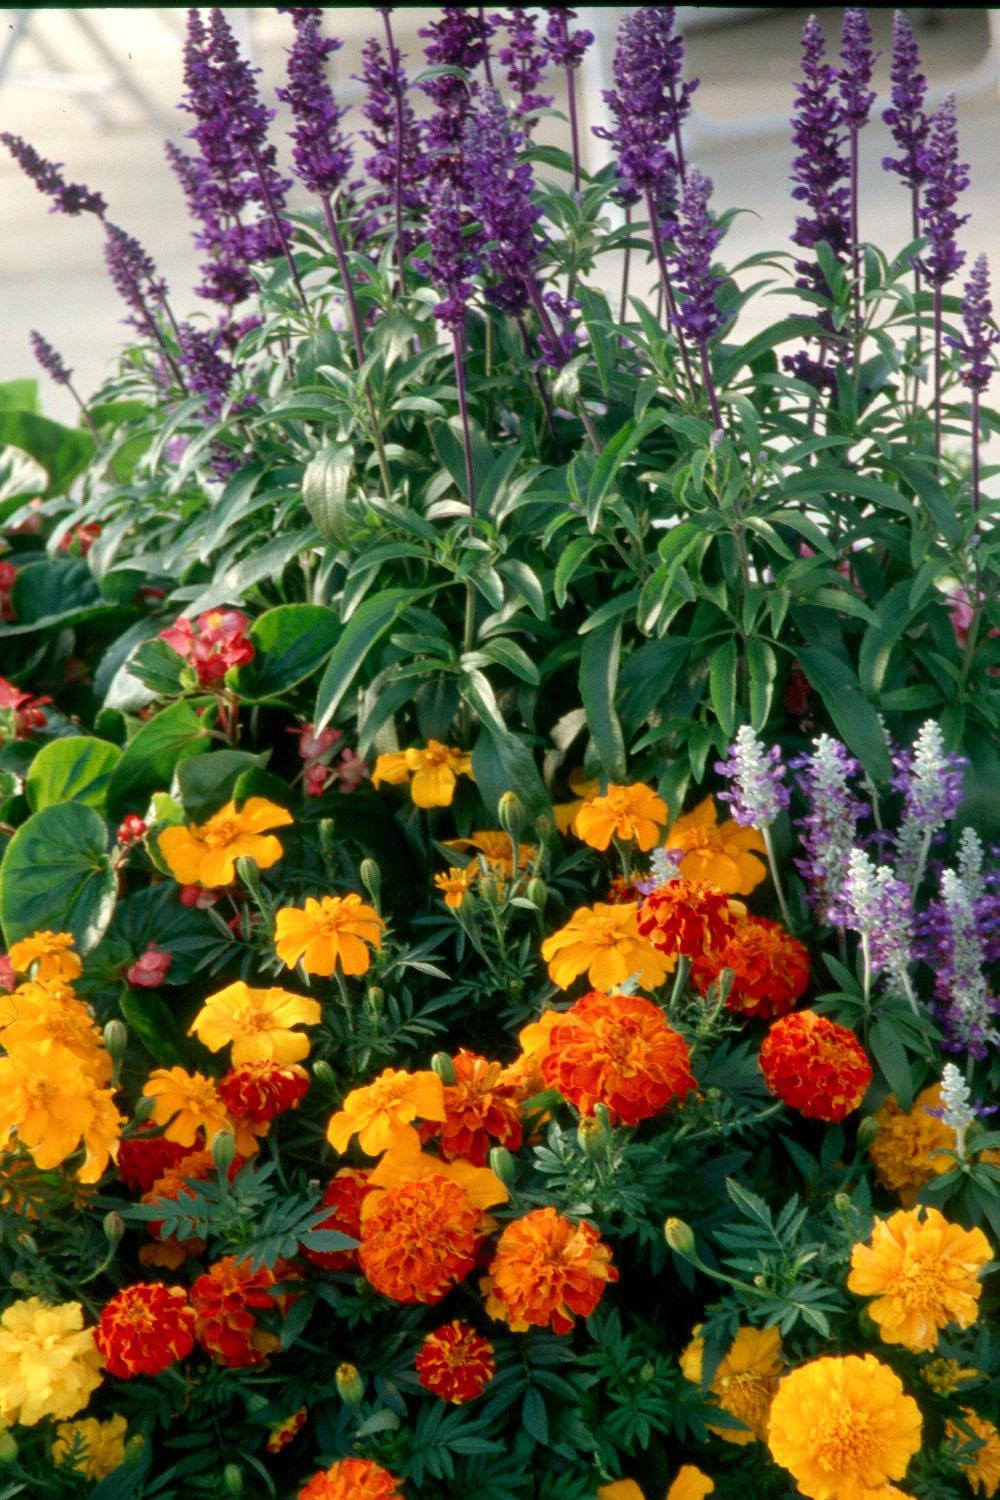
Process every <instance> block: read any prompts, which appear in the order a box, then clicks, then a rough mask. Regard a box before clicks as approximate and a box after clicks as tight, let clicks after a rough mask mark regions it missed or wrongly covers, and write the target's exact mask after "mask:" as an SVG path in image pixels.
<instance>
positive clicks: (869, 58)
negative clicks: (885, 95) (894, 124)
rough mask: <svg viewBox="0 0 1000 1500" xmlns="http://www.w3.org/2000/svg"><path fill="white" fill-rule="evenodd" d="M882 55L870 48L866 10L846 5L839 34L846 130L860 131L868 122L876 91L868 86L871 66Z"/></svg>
mask: <svg viewBox="0 0 1000 1500" xmlns="http://www.w3.org/2000/svg"><path fill="white" fill-rule="evenodd" d="M881 56H882V54H881V52H875V51H873V50H872V27H871V21H870V20H869V19H868V12H867V10H865V9H864V8H863V7H861V6H849V7H848V8H847V10H845V11H844V20H843V25H842V28H841V33H840V61H841V68H840V75H839V77H840V101H841V104H842V106H843V112H844V124H845V125H846V126H847V128H848V130H860V129H861V128H862V126H864V125H867V123H868V117H869V115H870V114H871V110H872V105H873V104H874V103H875V92H874V90H873V89H869V87H868V85H869V84H870V83H871V78H872V69H873V68H874V66H875V63H876V61H877V60H878V59H879V58H880V57H881Z"/></svg>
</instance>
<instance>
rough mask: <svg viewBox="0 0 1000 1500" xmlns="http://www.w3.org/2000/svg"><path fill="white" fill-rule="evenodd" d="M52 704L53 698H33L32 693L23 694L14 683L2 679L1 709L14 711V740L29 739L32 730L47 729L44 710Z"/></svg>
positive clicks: (0, 685)
mask: <svg viewBox="0 0 1000 1500" xmlns="http://www.w3.org/2000/svg"><path fill="white" fill-rule="evenodd" d="M51 702H52V699H51V698H33V697H32V696H31V694H30V693H22V691H21V689H20V688H16V687H15V686H14V684H13V683H12V682H8V681H7V679H6V678H5V677H0V709H4V708H7V709H13V711H14V738H15V739H17V740H23V739H27V737H28V735H29V734H31V732H32V730H35V729H43V728H44V727H45V724H46V723H47V722H48V720H47V718H46V715H45V713H44V712H43V708H44V705H45V704H46V703H51Z"/></svg>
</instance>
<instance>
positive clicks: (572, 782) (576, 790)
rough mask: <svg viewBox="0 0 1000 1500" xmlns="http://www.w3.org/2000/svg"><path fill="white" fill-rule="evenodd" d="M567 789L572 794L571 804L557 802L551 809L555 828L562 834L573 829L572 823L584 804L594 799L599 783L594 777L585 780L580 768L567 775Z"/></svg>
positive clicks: (599, 788) (598, 789)
mask: <svg viewBox="0 0 1000 1500" xmlns="http://www.w3.org/2000/svg"><path fill="white" fill-rule="evenodd" d="M569 789H570V791H571V792H572V793H573V801H572V802H557V803H556V804H555V806H554V807H553V809H552V816H553V817H554V818H555V820H556V827H557V828H558V830H559V832H560V833H562V834H567V833H569V831H570V829H571V828H572V827H573V821H574V819H575V818H576V815H577V813H578V812H579V811H580V808H581V807H582V806H583V804H584V803H585V802H589V801H590V799H591V797H596V796H597V795H598V793H599V792H600V790H601V783H600V781H598V779H597V778H596V777H594V778H592V779H591V780H589V781H588V780H587V778H586V776H585V775H584V773H583V770H582V768H581V767H579V766H578V767H577V769H576V770H575V771H571V772H570V774H569Z"/></svg>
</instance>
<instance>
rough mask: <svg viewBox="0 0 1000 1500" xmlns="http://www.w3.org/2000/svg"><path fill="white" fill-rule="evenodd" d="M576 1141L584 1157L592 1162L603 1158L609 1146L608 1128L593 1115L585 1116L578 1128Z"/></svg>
mask: <svg viewBox="0 0 1000 1500" xmlns="http://www.w3.org/2000/svg"><path fill="white" fill-rule="evenodd" d="M576 1139H577V1142H578V1143H579V1146H580V1150H581V1151H582V1152H583V1154H584V1156H589V1157H590V1158H591V1160H593V1159H594V1158H595V1157H598V1156H603V1155H604V1152H605V1150H606V1149H607V1144H608V1128H607V1126H606V1125H605V1124H603V1123H602V1121H600V1120H598V1119H597V1118H596V1117H595V1116H593V1115H584V1117H583V1119H582V1120H581V1121H580V1123H579V1125H578V1126H577V1127H576Z"/></svg>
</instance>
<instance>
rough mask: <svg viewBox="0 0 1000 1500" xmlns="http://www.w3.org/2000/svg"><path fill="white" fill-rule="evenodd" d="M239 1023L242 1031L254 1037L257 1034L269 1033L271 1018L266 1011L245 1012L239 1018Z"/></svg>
mask: <svg viewBox="0 0 1000 1500" xmlns="http://www.w3.org/2000/svg"><path fill="white" fill-rule="evenodd" d="M240 1021H241V1024H242V1029H243V1030H244V1031H249V1032H250V1034H251V1035H252V1036H256V1035H257V1033H258V1032H261V1031H270V1029H271V1017H270V1016H269V1015H268V1013H267V1011H266V1010H246V1011H244V1012H243V1015H242V1016H241V1017H240Z"/></svg>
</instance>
